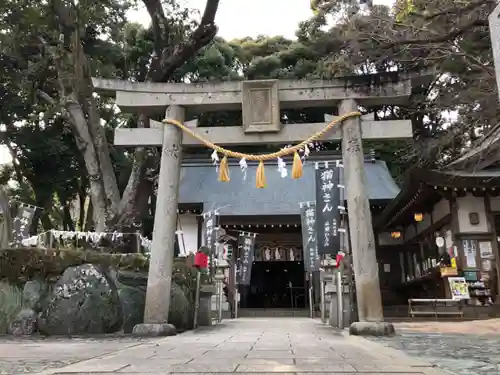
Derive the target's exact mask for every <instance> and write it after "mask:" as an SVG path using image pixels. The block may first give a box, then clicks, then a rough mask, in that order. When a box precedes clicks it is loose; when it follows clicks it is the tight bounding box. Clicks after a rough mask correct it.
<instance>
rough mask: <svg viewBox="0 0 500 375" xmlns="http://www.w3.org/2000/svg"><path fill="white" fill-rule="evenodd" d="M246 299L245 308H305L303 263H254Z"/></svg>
mask: <svg viewBox="0 0 500 375" xmlns="http://www.w3.org/2000/svg"><path fill="white" fill-rule="evenodd" d="M247 288H248V289H249V290H248V292H247V296H246V301H245V302H246V306H247V308H251V309H252V308H254V309H271V308H276V309H297V308H301V309H303V308H306V284H305V277H304V263H303V262H302V261H299V262H290V261H283V262H272V261H263V262H255V263H254V264H253V267H252V279H251V282H250V285H249V286H248V287H247Z"/></svg>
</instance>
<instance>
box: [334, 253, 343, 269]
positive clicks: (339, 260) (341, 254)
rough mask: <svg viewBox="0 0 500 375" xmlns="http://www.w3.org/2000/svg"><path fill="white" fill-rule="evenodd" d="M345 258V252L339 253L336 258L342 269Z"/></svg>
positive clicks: (338, 265)
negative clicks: (341, 264)
mask: <svg viewBox="0 0 500 375" xmlns="http://www.w3.org/2000/svg"><path fill="white" fill-rule="evenodd" d="M344 257H345V253H344V252H343V251H339V252H338V253H337V257H336V258H335V260H336V261H337V267H340V263H341V262H342V260H343V259H344Z"/></svg>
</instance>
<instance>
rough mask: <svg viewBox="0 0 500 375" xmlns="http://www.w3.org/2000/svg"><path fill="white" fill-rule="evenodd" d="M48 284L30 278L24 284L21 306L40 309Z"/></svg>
mask: <svg viewBox="0 0 500 375" xmlns="http://www.w3.org/2000/svg"><path fill="white" fill-rule="evenodd" d="M47 292H48V286H47V284H46V283H45V282H43V281H41V280H30V281H27V282H26V284H24V288H23V307H25V308H29V309H32V310H34V311H40V309H41V308H42V306H41V303H42V299H43V298H46V296H47Z"/></svg>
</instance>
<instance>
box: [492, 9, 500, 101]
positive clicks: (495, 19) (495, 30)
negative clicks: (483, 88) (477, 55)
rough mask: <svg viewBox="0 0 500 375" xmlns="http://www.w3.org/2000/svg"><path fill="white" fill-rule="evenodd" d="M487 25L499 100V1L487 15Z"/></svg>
mask: <svg viewBox="0 0 500 375" xmlns="http://www.w3.org/2000/svg"><path fill="white" fill-rule="evenodd" d="M489 25H490V37H491V38H490V39H491V48H492V49H493V61H494V63H495V75H496V78H497V89H498V98H499V100H500V2H499V3H498V4H497V6H496V8H495V9H494V10H493V13H491V14H490V16H489Z"/></svg>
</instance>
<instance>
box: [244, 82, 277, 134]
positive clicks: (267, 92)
mask: <svg viewBox="0 0 500 375" xmlns="http://www.w3.org/2000/svg"><path fill="white" fill-rule="evenodd" d="M242 112H243V113H242V114H243V128H244V131H245V133H264V132H279V131H280V130H281V122H280V110H279V98H278V81H277V80H262V81H243V82H242Z"/></svg>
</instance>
